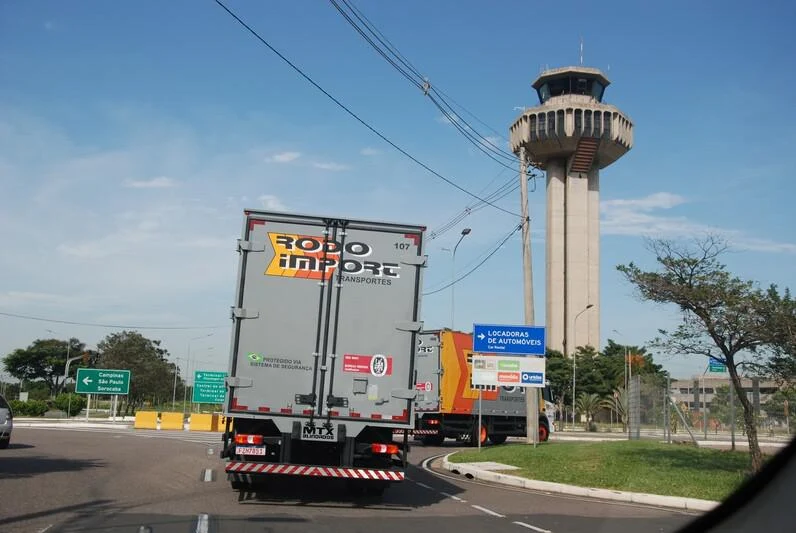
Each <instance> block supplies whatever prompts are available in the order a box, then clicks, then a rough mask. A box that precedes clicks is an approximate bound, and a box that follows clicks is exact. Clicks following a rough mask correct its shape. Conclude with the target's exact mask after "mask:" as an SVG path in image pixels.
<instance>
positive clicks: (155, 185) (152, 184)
mask: <svg viewBox="0 0 796 533" xmlns="http://www.w3.org/2000/svg"><path fill="white" fill-rule="evenodd" d="M176 185H177V182H175V181H174V180H173V179H171V178H167V177H166V176H158V177H157V178H152V179H151V180H143V181H138V180H127V181H125V182H124V186H125V187H128V188H131V189H167V188H170V187H176Z"/></svg>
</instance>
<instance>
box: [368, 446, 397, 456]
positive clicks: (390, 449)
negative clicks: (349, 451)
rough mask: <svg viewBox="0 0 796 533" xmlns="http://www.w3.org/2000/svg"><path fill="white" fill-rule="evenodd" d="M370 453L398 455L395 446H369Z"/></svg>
mask: <svg viewBox="0 0 796 533" xmlns="http://www.w3.org/2000/svg"><path fill="white" fill-rule="evenodd" d="M370 451H372V452H373V453H375V454H385V455H395V454H397V453H398V445H397V444H371V445H370Z"/></svg>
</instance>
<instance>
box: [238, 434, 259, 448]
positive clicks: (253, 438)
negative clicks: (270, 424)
mask: <svg viewBox="0 0 796 533" xmlns="http://www.w3.org/2000/svg"><path fill="white" fill-rule="evenodd" d="M262 443H263V436H262V435H246V434H238V435H235V444H253V445H255V446H260V445H261V444H262Z"/></svg>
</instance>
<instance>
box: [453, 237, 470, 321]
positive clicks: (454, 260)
mask: <svg viewBox="0 0 796 533" xmlns="http://www.w3.org/2000/svg"><path fill="white" fill-rule="evenodd" d="M470 231H472V230H471V229H470V228H464V229H463V230H462V234H461V237H459V241H458V242H457V243H456V246H454V247H453V252H452V253H451V256H452V258H451V329H456V327H455V324H454V321H453V317H454V312H455V311H454V310H455V309H456V307H455V300H454V296H455V294H456V249H457V248H458V247H459V245H460V244H461V243H462V240H463V239H464V238H465V237H466V236H468V235H469V234H470Z"/></svg>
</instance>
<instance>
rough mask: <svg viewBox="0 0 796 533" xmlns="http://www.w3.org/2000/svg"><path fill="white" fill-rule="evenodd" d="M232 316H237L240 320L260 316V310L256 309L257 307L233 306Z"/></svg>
mask: <svg viewBox="0 0 796 533" xmlns="http://www.w3.org/2000/svg"><path fill="white" fill-rule="evenodd" d="M232 318H238V319H240V320H243V319H246V318H260V311H258V310H257V309H245V308H243V307H233V308H232Z"/></svg>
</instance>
